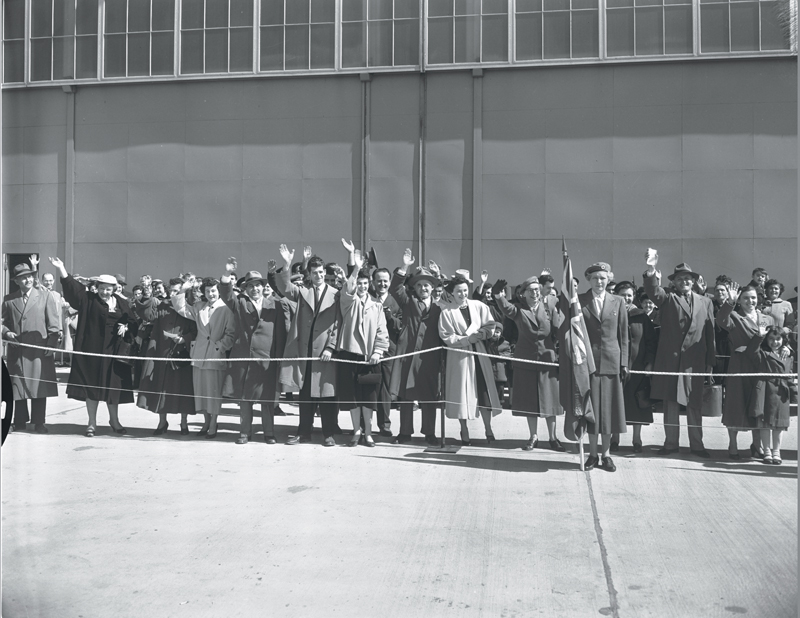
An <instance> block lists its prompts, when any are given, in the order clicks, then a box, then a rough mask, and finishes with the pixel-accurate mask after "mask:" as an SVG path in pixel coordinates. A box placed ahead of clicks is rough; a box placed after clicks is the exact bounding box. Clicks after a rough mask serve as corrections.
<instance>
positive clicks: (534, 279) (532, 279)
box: [519, 275, 541, 290]
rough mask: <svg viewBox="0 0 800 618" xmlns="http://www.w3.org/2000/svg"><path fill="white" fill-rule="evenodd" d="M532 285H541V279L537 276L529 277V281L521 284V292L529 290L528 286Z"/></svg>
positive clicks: (526, 280)
mask: <svg viewBox="0 0 800 618" xmlns="http://www.w3.org/2000/svg"><path fill="white" fill-rule="evenodd" d="M532 283H539V277H537V276H536V275H533V276H531V277H528V278H527V279H525V281H523V282H522V283H520V284H519V288H520V290H527V289H528V286H529V285H531V284H532ZM540 285H541V284H540Z"/></svg>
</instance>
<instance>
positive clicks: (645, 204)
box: [613, 171, 682, 239]
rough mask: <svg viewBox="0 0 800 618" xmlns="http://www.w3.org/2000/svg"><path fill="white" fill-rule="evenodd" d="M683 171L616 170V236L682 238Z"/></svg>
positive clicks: (625, 237)
mask: <svg viewBox="0 0 800 618" xmlns="http://www.w3.org/2000/svg"><path fill="white" fill-rule="evenodd" d="M681 196H682V175H681V173H680V172H667V171H664V172H618V173H616V174H614V205H613V213H614V214H613V222H614V231H613V237H614V238H616V239H628V238H680V237H681V217H682V203H681Z"/></svg>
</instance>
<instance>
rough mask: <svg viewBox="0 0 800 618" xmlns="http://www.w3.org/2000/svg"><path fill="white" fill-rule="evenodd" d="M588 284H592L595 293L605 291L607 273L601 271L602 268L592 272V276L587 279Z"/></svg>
mask: <svg viewBox="0 0 800 618" xmlns="http://www.w3.org/2000/svg"><path fill="white" fill-rule="evenodd" d="M589 285H590V286H592V290H593V291H594V292H595V293H596V294H602V293H603V292H605V289H606V286H607V285H608V273H607V272H603V271H602V270H601V271H598V272H596V273H592V276H591V278H590V279H589Z"/></svg>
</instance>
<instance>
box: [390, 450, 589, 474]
mask: <svg viewBox="0 0 800 618" xmlns="http://www.w3.org/2000/svg"><path fill="white" fill-rule="evenodd" d="M375 457H378V458H379V459H387V460H391V461H397V462H405V463H416V464H427V465H436V466H455V467H460V468H472V469H476V470H496V471H498V472H528V473H542V472H548V471H550V470H573V471H576V472H579V471H580V463H579V462H578V461H577V460H576V461H574V462H567V461H561V460H550V459H539V458H536V459H534V458H532V457H519V458H510V457H492V456H491V455H477V454H473V453H470V452H467V451H465V450H464V449H463V448H462V449H459V450H458V451H456V452H453V453H449V452H433V451H428V450H425V451H420V452H413V453H406V454H404V455H402V456H400V457H391V456H389V455H375Z"/></svg>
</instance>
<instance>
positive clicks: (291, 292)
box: [275, 269, 341, 398]
mask: <svg viewBox="0 0 800 618" xmlns="http://www.w3.org/2000/svg"><path fill="white" fill-rule="evenodd" d="M275 283H276V284H277V285H278V290H279V291H280V293H281V294H283V295H284V296H285V297H286V298H287V299H288V300H291V301H294V302H295V303H297V308H296V309H295V313H294V317H293V319H292V321H291V325H290V327H289V332H288V334H287V336H286V347H285V349H284V354H283V356H284V357H285V358H303V357H314V358H319V357H320V356H321V355H322V353H323V352H324V351H325V350H328V351H330V352H331V354H333V352H335V351H336V343H337V340H338V337H339V322H340V321H341V312H340V310H339V290H337V289H336V288H334V287H332V286H330V285H328V284H327V283H326V284H323V287H322V290H323V291H322V292H320V303H319V307H318V308H317V310H316V318H315V307H314V305H315V299H314V288H313V287H311V286H310V285H308V286H305V285H304V286H302V287H299V286H297V285H295V284H294V283H292V282H291V280H290V275H289V271H288V270H287V269H284V270H282V271H281V272H279V273H277V274H276V277H275ZM306 366H307V361H287V362H283V363H281V369H280V383H281V388H282V389H283V391H284V392H298V391H300V389H301V388H302V387H303V384H304V383H305V380H310V381H311V385H310V387H311V391H310V395H309V396H310V397H314V398H320V397H334V396H336V363H335V362H330V361H328V362H325V361H322V360H314V361H311V375H310V376H308V375H305V374H306Z"/></svg>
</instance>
